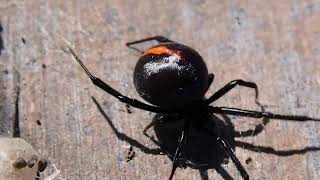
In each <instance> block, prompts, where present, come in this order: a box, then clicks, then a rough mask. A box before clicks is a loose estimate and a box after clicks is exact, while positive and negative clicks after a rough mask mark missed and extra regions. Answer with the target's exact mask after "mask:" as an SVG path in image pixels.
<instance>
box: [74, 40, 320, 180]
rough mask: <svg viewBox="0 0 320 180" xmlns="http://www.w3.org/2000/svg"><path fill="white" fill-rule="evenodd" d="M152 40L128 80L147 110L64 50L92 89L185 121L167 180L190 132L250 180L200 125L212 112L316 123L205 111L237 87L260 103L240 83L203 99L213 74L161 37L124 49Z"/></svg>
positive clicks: (189, 52) (190, 54)
mask: <svg viewBox="0 0 320 180" xmlns="http://www.w3.org/2000/svg"><path fill="white" fill-rule="evenodd" d="M152 40H156V41H158V42H159V44H158V45H156V46H153V47H151V48H149V49H147V50H146V51H144V52H142V53H143V55H142V56H141V57H140V59H139V60H138V62H137V64H136V67H135V70H134V75H133V77H134V84H135V87H136V89H137V91H138V93H139V95H140V96H141V97H142V98H143V99H145V100H146V101H148V102H149V103H151V104H152V105H149V104H146V103H143V102H141V101H138V100H136V99H132V98H129V97H127V96H124V95H122V94H121V93H120V92H118V91H117V90H115V89H113V88H112V87H110V86H109V85H108V84H106V83H105V82H103V81H102V80H100V79H99V78H97V77H95V76H93V75H92V74H91V73H90V72H89V70H88V69H87V68H86V67H85V66H84V65H83V63H82V61H81V60H80V59H79V58H78V56H77V55H76V54H75V52H74V51H73V50H72V49H71V48H69V50H70V52H71V53H72V54H73V56H74V57H75V59H76V60H77V61H78V63H79V64H80V65H81V67H82V68H83V69H84V71H85V72H86V73H87V75H88V76H89V77H90V79H91V80H92V82H93V84H95V85H96V86H98V87H100V88H101V89H103V90H104V91H106V92H107V93H109V94H111V95H112V96H114V97H116V98H118V99H119V100H120V101H121V102H124V103H126V104H129V105H130V106H132V107H135V108H139V109H143V110H146V111H150V112H154V113H159V114H172V115H176V116H179V117H181V119H183V120H184V125H183V130H182V132H181V136H180V139H179V143H178V147H177V149H176V151H175V154H174V157H173V167H172V170H171V174H170V176H169V180H171V179H172V178H173V175H174V172H175V170H176V168H177V167H178V159H179V158H180V156H181V153H182V151H183V147H184V146H185V145H186V144H187V141H188V137H189V135H190V134H189V132H190V131H189V130H190V128H191V127H195V128H197V129H200V130H203V131H205V132H206V133H208V134H210V135H211V136H212V137H213V138H214V139H215V140H216V141H217V143H218V144H219V146H220V147H221V148H222V149H223V150H224V151H226V153H227V154H228V155H229V156H230V158H231V159H232V161H233V163H234V164H235V166H236V168H237V169H238V171H239V172H240V174H241V176H242V177H243V179H249V175H248V173H247V172H246V170H245V169H244V167H243V166H242V164H241V163H240V161H239V160H238V158H237V157H236V156H235V154H234V152H233V150H232V148H231V146H230V145H229V144H228V143H227V142H226V141H225V140H224V139H223V138H222V137H220V136H218V135H216V134H215V133H214V132H212V131H211V130H210V129H208V128H207V127H205V126H204V124H205V123H206V121H208V119H209V118H207V117H208V116H210V115H212V114H214V113H218V114H230V115H237V116H247V117H253V118H262V117H266V118H270V119H286V120H292V121H319V120H320V119H315V118H310V117H307V116H293V115H279V114H273V113H270V112H259V111H250V110H243V109H238V108H229V107H216V106H210V104H211V103H212V102H214V101H216V100H217V99H219V98H221V97H222V96H223V95H225V94H226V93H227V92H229V91H230V90H231V89H232V88H234V87H236V86H237V85H238V86H244V87H248V88H252V89H254V90H255V95H256V103H257V104H259V103H258V101H257V98H258V87H257V85H256V83H253V82H248V81H244V80H241V79H238V80H233V81H231V82H229V83H228V84H227V85H225V86H224V87H222V88H221V89H220V90H218V91H217V92H216V93H214V94H213V95H212V96H211V97H209V98H208V99H206V98H204V94H205V93H206V91H207V90H208V88H209V86H210V85H211V83H212V82H213V78H214V75H213V74H208V70H207V67H206V64H205V62H204V61H203V59H202V57H201V56H200V55H199V54H198V53H197V52H196V51H195V50H194V49H192V48H190V47H188V46H185V45H182V44H179V43H176V42H174V41H171V40H169V39H168V38H165V37H162V36H154V37H149V38H145V39H141V40H137V41H133V42H129V43H127V44H126V45H127V46H128V47H129V48H132V49H135V50H138V49H136V48H135V47H131V45H133V44H138V43H142V42H146V41H152ZM138 51H140V50H138ZM140 52H141V51H140ZM155 123H156V122H155V121H152V122H151V123H150V124H149V125H148V126H147V127H146V128H145V129H144V130H143V133H144V134H145V135H146V136H147V137H148V138H150V139H152V140H153V138H152V137H151V136H149V135H148V134H147V130H148V129H149V128H151V127H152V126H154V125H155Z"/></svg>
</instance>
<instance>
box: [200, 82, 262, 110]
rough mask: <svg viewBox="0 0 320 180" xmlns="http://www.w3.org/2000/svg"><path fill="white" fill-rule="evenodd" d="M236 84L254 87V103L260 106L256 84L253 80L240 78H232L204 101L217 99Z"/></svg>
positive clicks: (208, 101)
mask: <svg viewBox="0 0 320 180" xmlns="http://www.w3.org/2000/svg"><path fill="white" fill-rule="evenodd" d="M237 85H238V86H244V87H248V88H253V89H255V93H256V97H255V98H256V100H255V101H256V104H258V105H259V106H261V105H260V103H259V101H258V95H259V91H258V86H257V84H256V83H254V82H248V81H244V80H241V79H237V80H233V81H231V82H229V83H228V84H227V85H225V86H224V87H222V88H221V89H219V90H218V91H217V92H215V93H214V94H213V95H212V96H211V97H209V99H207V100H206V103H207V104H210V103H212V102H213V101H216V100H217V99H219V98H220V97H222V96H223V95H225V94H226V93H227V92H229V91H230V90H231V89H233V88H234V87H236V86H237Z"/></svg>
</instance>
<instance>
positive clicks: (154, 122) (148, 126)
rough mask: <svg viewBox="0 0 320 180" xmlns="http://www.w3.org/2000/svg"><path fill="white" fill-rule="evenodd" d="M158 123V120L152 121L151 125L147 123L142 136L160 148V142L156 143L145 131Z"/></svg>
mask: <svg viewBox="0 0 320 180" xmlns="http://www.w3.org/2000/svg"><path fill="white" fill-rule="evenodd" d="M157 122H158V119H153V120H152V121H151V123H149V124H148V125H147V126H146V127H145V128H144V129H143V131H142V132H143V134H144V135H145V136H146V137H147V138H148V139H150V140H151V141H152V142H153V143H155V144H156V145H158V146H161V144H160V142H159V141H157V140H156V139H155V138H154V137H153V136H150V135H149V134H148V133H147V131H148V130H149V129H150V128H151V127H152V126H154V125H155V124H156V123H157Z"/></svg>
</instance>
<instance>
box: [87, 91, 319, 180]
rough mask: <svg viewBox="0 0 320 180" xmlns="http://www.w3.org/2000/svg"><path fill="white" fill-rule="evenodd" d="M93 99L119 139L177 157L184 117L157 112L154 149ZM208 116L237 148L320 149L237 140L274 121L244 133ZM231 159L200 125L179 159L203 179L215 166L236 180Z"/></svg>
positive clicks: (146, 150) (297, 151) (285, 152)
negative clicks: (119, 125) (120, 128)
mask: <svg viewBox="0 0 320 180" xmlns="http://www.w3.org/2000/svg"><path fill="white" fill-rule="evenodd" d="M92 100H93V101H94V103H95V104H96V106H97V108H98V110H99V112H100V113H101V114H102V115H103V117H104V118H105V119H106V121H107V123H108V124H109V126H110V127H111V129H112V131H113V132H114V133H115V135H116V136H117V138H118V139H119V140H122V141H125V142H127V143H129V144H130V145H131V146H133V147H136V148H138V149H140V150H141V151H142V152H144V153H146V154H153V155H161V154H162V153H165V155H167V156H168V157H169V158H170V159H171V160H172V159H173V156H174V154H175V150H176V148H177V145H178V139H179V137H180V136H181V131H182V129H183V120H179V119H176V117H174V116H165V115H160V114H156V115H155V116H154V118H153V120H157V123H155V125H154V134H155V136H156V137H157V142H156V143H157V144H158V145H159V148H155V149H150V148H148V147H146V146H145V145H143V144H141V143H140V142H138V141H137V140H135V139H133V138H131V137H129V136H127V135H126V134H125V133H121V132H119V131H118V129H117V128H116V127H115V126H114V124H113V122H112V121H111V119H110V118H109V117H108V115H107V114H106V113H105V112H104V111H103V109H102V108H101V106H100V104H99V103H98V102H97V100H96V99H95V98H94V97H92ZM208 118H209V119H208V124H206V126H207V127H208V128H209V129H211V130H212V131H213V132H215V133H216V134H217V135H219V136H220V137H223V138H224V139H225V140H226V141H227V142H228V143H229V144H230V145H231V147H232V149H233V150H234V149H235V148H236V147H239V148H243V149H247V150H250V151H254V152H259V153H266V154H273V155H278V156H291V155H295V154H304V153H306V152H309V151H319V150H320V147H305V148H303V149H293V150H275V149H273V148H272V147H266V146H257V145H254V144H250V143H246V142H242V141H237V140H235V137H247V136H256V135H258V134H259V133H261V132H262V131H263V129H264V127H265V126H266V125H267V124H268V123H269V122H270V120H269V119H266V118H265V119H262V123H261V124H258V125H257V126H255V128H254V129H249V130H247V131H242V132H239V131H236V130H235V129H234V126H233V124H232V122H231V120H230V118H229V117H228V116H226V115H222V119H221V118H219V117H217V116H215V115H212V116H210V117H208ZM228 162H229V157H228V155H227V154H226V153H225V152H224V151H223V150H222V149H221V148H220V147H219V145H218V143H217V142H216V141H215V140H214V139H213V138H212V136H211V135H209V134H207V133H206V132H204V131H201V130H200V129H197V128H192V129H191V131H190V136H189V139H188V143H187V144H186V145H185V146H184V150H183V157H181V158H180V159H179V160H178V163H179V165H180V167H181V168H186V167H190V168H193V169H197V170H198V171H199V173H200V176H201V179H202V180H207V179H209V178H208V173H207V170H209V169H215V171H216V172H217V173H218V174H220V176H221V177H222V178H224V179H228V180H229V179H234V178H233V177H231V175H230V174H229V173H228V172H227V171H226V170H225V169H224V167H223V166H222V164H226V163H228Z"/></svg>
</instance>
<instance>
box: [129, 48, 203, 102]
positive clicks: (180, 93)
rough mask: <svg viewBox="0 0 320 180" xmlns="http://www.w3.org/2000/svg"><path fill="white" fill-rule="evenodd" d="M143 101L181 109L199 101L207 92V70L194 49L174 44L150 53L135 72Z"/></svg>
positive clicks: (150, 50) (147, 52)
mask: <svg viewBox="0 0 320 180" xmlns="http://www.w3.org/2000/svg"><path fill="white" fill-rule="evenodd" d="M134 84H135V87H136V89H137V91H138V93H139V95H140V96H141V97H143V98H144V99H145V100H146V101H148V102H150V103H151V104H154V105H158V106H162V107H181V106H186V105H188V104H190V103H191V102H192V101H195V100H200V99H201V98H202V97H203V96H204V94H205V92H206V91H207V89H208V70H207V67H206V64H205V63H204V61H203V60H202V57H201V56H200V55H199V54H198V53H197V52H196V51H195V50H193V49H192V48H190V47H187V46H184V45H181V44H177V43H174V42H168V43H161V44H159V45H157V46H154V47H151V48H150V49H147V50H146V51H145V52H144V54H143V56H142V57H141V58H140V59H139V60H138V62H137V64H136V67H135V70H134Z"/></svg>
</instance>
